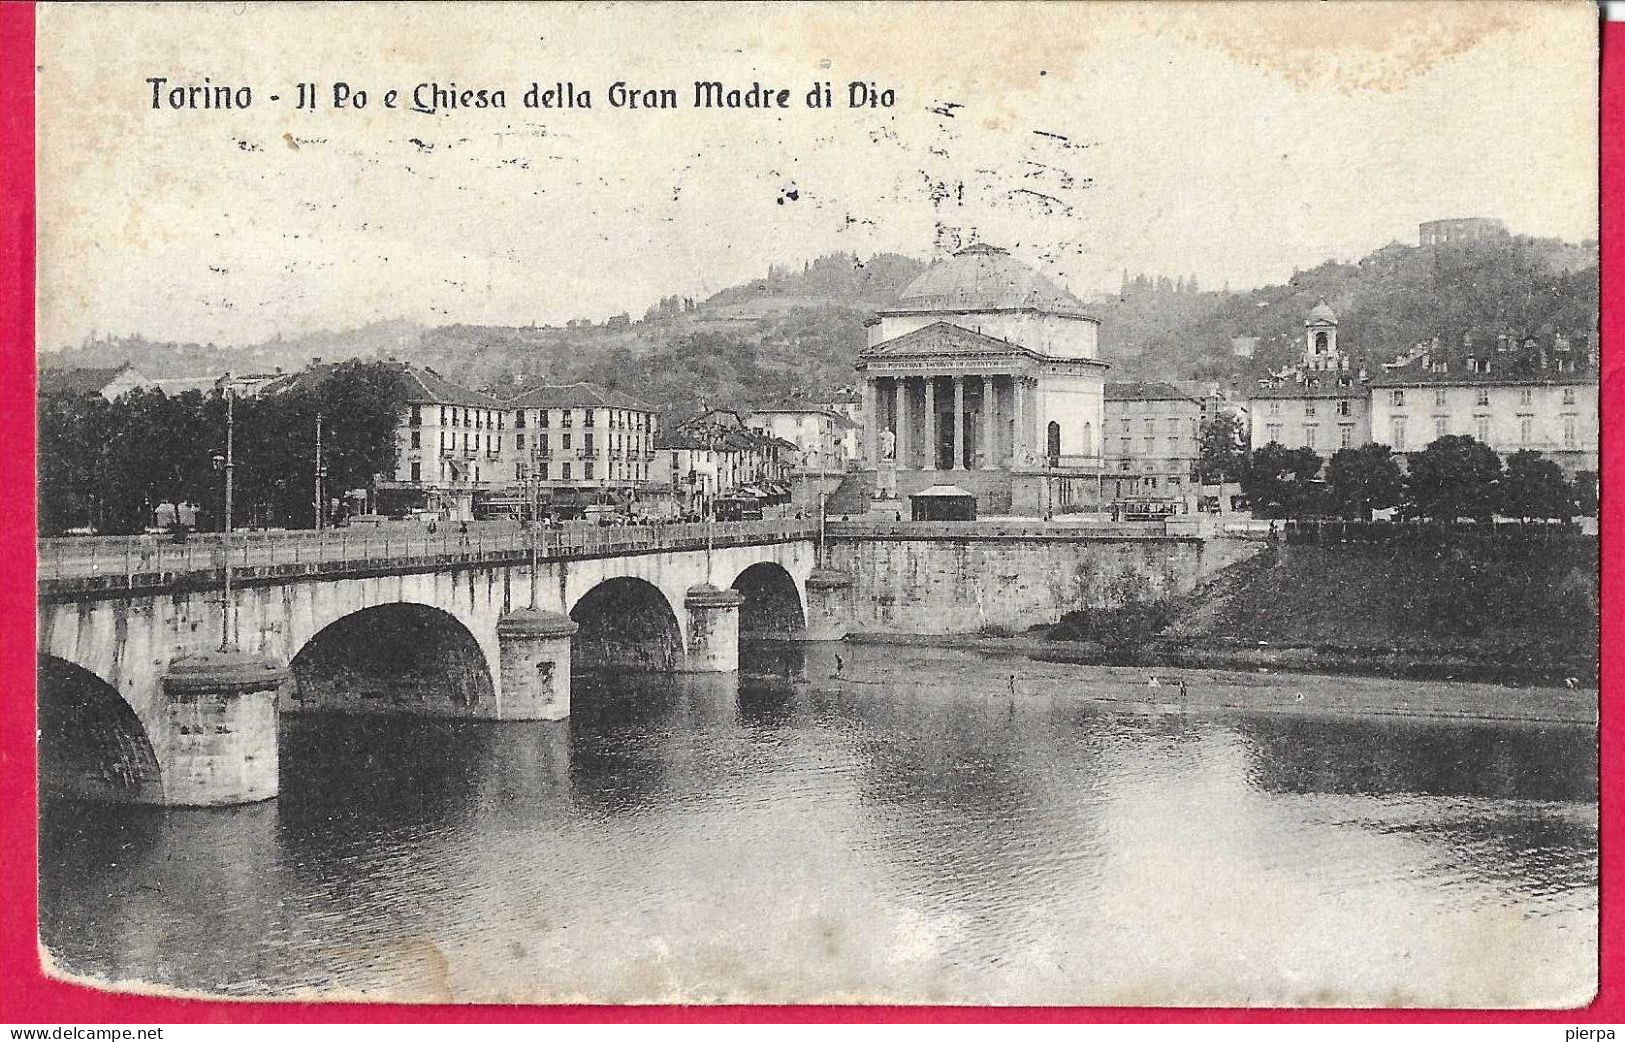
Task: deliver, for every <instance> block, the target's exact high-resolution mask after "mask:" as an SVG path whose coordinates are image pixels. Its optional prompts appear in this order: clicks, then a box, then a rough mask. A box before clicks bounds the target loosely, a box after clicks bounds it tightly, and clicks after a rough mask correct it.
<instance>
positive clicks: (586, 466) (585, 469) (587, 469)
mask: <svg viewBox="0 0 1625 1042" xmlns="http://www.w3.org/2000/svg"><path fill="white" fill-rule="evenodd" d="M581 477H582V480H584V481H591V480H592V460H588V461H587V462H585V463H583V464H582V465H581Z"/></svg>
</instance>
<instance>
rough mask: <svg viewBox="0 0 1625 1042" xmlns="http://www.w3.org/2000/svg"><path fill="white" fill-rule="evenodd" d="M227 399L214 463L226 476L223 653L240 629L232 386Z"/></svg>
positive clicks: (222, 553) (222, 551) (222, 548)
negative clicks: (234, 573)
mask: <svg viewBox="0 0 1625 1042" xmlns="http://www.w3.org/2000/svg"><path fill="white" fill-rule="evenodd" d="M225 396H226V454H225V455H224V456H222V455H221V454H220V453H218V452H217V453H215V454H214V458H213V461H212V462H213V463H214V469H215V470H217V471H224V472H225V475H226V494H225V500H226V512H225V527H224V528H223V530H222V531H221V534H220V556H221V563H222V564H223V565H224V567H222V568H221V570H220V571H221V573H222V575H223V576H224V577H225V578H224V583H223V592H224V596H223V597H222V598H221V601H220V650H221V651H230V650H232V649H233V641H232V639H231V638H232V633H233V632H234V631H235V630H236V628H237V627H236V619H235V618H234V616H235V614H236V612H235V606H234V605H233V604H232V600H231V493H232V488H231V478H232V472H233V471H234V470H236V469H237V465H236V463H235V462H234V461H233V459H232V442H233V435H234V433H235V428H236V414H235V410H234V403H235V401H236V398H235V396H234V395H233V394H232V393H231V385H230V384H227V385H226V388H225Z"/></svg>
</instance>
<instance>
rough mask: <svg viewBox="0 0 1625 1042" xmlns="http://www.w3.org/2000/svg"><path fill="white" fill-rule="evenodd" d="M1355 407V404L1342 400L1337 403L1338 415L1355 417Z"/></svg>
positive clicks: (1345, 399)
mask: <svg viewBox="0 0 1625 1042" xmlns="http://www.w3.org/2000/svg"><path fill="white" fill-rule="evenodd" d="M1353 406H1354V403H1353V402H1351V401H1349V400H1348V399H1347V398H1344V399H1342V400H1341V401H1339V402H1338V403H1337V415H1339V416H1352V415H1354V412H1353Z"/></svg>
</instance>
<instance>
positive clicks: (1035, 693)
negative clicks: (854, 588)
mask: <svg viewBox="0 0 1625 1042" xmlns="http://www.w3.org/2000/svg"><path fill="white" fill-rule="evenodd" d="M847 641H848V642H850V643H852V644H855V645H858V646H859V647H864V648H865V651H864V652H859V653H858V656H854V658H855V659H857V660H855V661H853V662H851V663H849V664H845V665H844V666H843V668H842V669H841V671H840V675H838V676H837V675H835V673H834V670H833V669H832V668H829V666H832V665H833V663H830V664H829V666H826V664H825V663H823V661H822V657H820V658H819V659H817V660H814V659H811V658H810V659H809V661H808V665H807V672H808V674H809V675H811V677H812V679H811V681H810V682H811V684H812V686H813V687H814V688H815V689H819V690H823V689H830V690H839V691H857V690H861V689H862V687H863V686H865V685H895V684H911V685H914V686H917V687H920V688H922V689H924V690H931V689H935V688H938V687H940V686H942V685H953V686H956V687H957V686H974V687H975V688H977V689H979V690H983V691H987V692H988V693H989V694H990V695H993V696H1003V697H1011V696H1012V695H1013V696H1014V697H1017V698H1064V699H1072V700H1078V701H1083V702H1092V703H1097V704H1100V705H1102V706H1110V707H1116V708H1120V709H1122V710H1124V711H1127V712H1145V713H1153V714H1162V713H1189V712H1221V711H1245V712H1266V713H1292V714H1308V715H1338V716H1343V715H1355V716H1406V717H1419V718H1429V719H1443V720H1461V721H1506V722H1520V723H1531V724H1543V723H1544V724H1568V725H1583V726H1591V727H1595V726H1596V723H1597V692H1596V691H1595V690H1594V689H1585V688H1579V689H1573V690H1571V689H1568V688H1566V687H1562V686H1548V685H1521V686H1513V685H1508V684H1506V683H1496V682H1487V681H1483V680H1471V679H1464V678H1458V679H1438V678H1428V679H1416V678H1398V677H1394V676H1387V675H1371V674H1357V673H1345V674H1336V673H1327V672H1317V671H1308V670H1298V669H1283V668H1277V667H1273V666H1253V667H1251V668H1250V669H1249V668H1246V667H1240V668H1238V667H1237V666H1236V665H1235V664H1234V663H1233V662H1225V663H1224V664H1223V665H1221V666H1218V667H1214V666H1207V665H1192V664H1188V663H1173V662H1161V663H1135V664H1125V663H1109V662H1103V661H1100V660H1099V659H1098V658H1097V657H1095V656H1093V655H1092V654H1091V649H1089V648H1084V647H1081V646H1077V645H1062V646H1058V645H1057V644H1056V643H1054V642H1050V641H1046V640H1042V639H1039V638H1035V637H980V636H974V635H932V636H921V635H912V634H910V635H897V634H854V635H852V636H849V637H847ZM1082 643H1085V642H1078V644H1080V645H1081V644H1082ZM854 650H856V649H854ZM882 650H884V652H885V653H884V654H873V653H866V652H869V651H873V652H880V651H882ZM1272 650H1278V649H1265V653H1269V652H1270V651H1272ZM826 674H827V675H826ZM1153 678H1155V679H1156V684H1155V685H1153V684H1152V683H1151V681H1152V679H1153ZM747 679H748V678H747ZM1181 680H1183V681H1184V682H1185V691H1184V692H1183V693H1181V691H1180V687H1179V684H1180V681H1181Z"/></svg>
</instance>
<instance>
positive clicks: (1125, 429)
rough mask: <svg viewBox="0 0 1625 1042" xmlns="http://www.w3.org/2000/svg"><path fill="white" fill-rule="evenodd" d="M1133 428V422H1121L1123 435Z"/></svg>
mask: <svg viewBox="0 0 1625 1042" xmlns="http://www.w3.org/2000/svg"><path fill="white" fill-rule="evenodd" d="M1133 427H1134V421H1133V420H1124V421H1123V433H1124V434H1127V433H1128V432H1129V431H1130V430H1132V429H1133Z"/></svg>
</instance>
